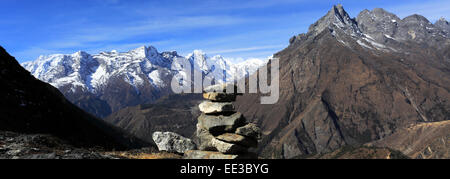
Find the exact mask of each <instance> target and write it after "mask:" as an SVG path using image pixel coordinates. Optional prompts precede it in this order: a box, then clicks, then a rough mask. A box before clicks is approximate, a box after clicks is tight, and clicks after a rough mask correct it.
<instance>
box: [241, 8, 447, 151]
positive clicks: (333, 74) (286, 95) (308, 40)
mask: <svg viewBox="0 0 450 179" xmlns="http://www.w3.org/2000/svg"><path fill="white" fill-rule="evenodd" d="M441 21H444V20H441ZM441 26H442V25H438V24H436V25H435V24H432V23H430V22H429V21H428V20H427V19H426V18H424V17H423V16H420V15H412V16H408V17H406V18H404V19H400V18H398V17H397V16H395V15H394V14H392V13H389V12H386V11H385V10H383V9H374V10H372V11H369V10H364V11H362V12H361V13H360V14H359V15H358V17H357V18H356V19H355V18H351V17H349V15H348V14H347V13H346V12H345V10H344V8H343V7H342V6H341V5H338V6H334V7H333V8H332V9H331V10H330V11H329V12H328V13H327V14H326V15H325V16H324V17H322V18H321V19H319V20H318V21H317V22H316V23H314V24H313V25H311V26H310V28H309V31H308V33H306V34H300V35H298V36H295V37H293V38H291V39H290V45H289V46H288V47H287V48H286V49H284V50H282V51H281V52H278V53H277V54H275V55H274V57H276V58H279V59H280V100H279V101H278V103H277V104H274V105H261V104H260V101H259V100H260V96H261V94H245V95H244V96H242V97H239V98H238V100H237V106H238V111H241V112H244V115H245V116H246V118H247V119H254V122H255V123H257V124H258V125H259V126H261V128H262V130H263V134H264V138H263V141H262V144H261V145H260V148H259V152H260V153H261V154H262V155H263V156H265V157H269V158H294V157H296V156H302V155H311V154H320V153H329V152H332V151H334V150H336V149H339V148H342V147H344V146H359V145H362V144H364V143H367V142H372V141H375V140H380V139H383V138H387V137H389V136H393V134H395V133H396V132H397V131H399V130H400V129H401V128H404V127H406V126H409V125H416V124H420V123H423V122H439V121H446V120H450V92H449V90H450V39H449V33H448V31H446V30H445V29H444V28H442V27H441ZM268 66H270V62H269V65H268ZM444 133H446V134H448V133H449V131H448V130H447V131H446V132H444ZM406 136H408V135H406ZM406 136H403V137H406ZM444 136H445V135H444ZM398 137H399V139H398V140H403V139H402V138H403V137H402V136H401V135H398ZM395 140H397V139H395ZM447 148H448V147H447ZM399 149H400V148H399Z"/></svg>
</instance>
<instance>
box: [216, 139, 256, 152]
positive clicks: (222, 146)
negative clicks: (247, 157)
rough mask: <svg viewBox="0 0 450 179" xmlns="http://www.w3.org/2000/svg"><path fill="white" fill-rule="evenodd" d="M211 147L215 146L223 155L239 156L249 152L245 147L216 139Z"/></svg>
mask: <svg viewBox="0 0 450 179" xmlns="http://www.w3.org/2000/svg"><path fill="white" fill-rule="evenodd" d="M211 145H212V146H214V147H215V148H216V149H217V151H219V152H220V153H223V154H239V153H246V152H247V148H246V147H244V146H240V145H237V144H232V143H228V142H224V141H221V140H219V139H216V138H213V139H212V140H211Z"/></svg>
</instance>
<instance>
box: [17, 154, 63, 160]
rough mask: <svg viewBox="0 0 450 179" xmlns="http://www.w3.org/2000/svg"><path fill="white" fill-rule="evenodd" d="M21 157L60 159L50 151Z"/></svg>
mask: <svg viewBox="0 0 450 179" xmlns="http://www.w3.org/2000/svg"><path fill="white" fill-rule="evenodd" d="M20 159H59V157H58V156H56V154H55V153H48V154H33V155H27V156H23V157H20Z"/></svg>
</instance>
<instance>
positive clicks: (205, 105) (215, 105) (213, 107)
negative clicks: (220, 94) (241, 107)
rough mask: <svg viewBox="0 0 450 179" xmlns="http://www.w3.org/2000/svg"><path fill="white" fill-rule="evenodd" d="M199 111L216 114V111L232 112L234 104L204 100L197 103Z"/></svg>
mask: <svg viewBox="0 0 450 179" xmlns="http://www.w3.org/2000/svg"><path fill="white" fill-rule="evenodd" d="M198 107H199V109H200V111H201V112H203V113H205V114H217V113H226V112H233V111H234V106H233V104H232V103H230V102H225V103H223V102H211V101H204V102H202V103H200V105H198Z"/></svg>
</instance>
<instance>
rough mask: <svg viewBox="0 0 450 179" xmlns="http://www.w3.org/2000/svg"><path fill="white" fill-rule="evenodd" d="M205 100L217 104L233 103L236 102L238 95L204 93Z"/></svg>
mask: <svg viewBox="0 0 450 179" xmlns="http://www.w3.org/2000/svg"><path fill="white" fill-rule="evenodd" d="M203 98H204V99H207V100H211V101H215V102H233V101H236V94H228V93H215V92H208V93H203Z"/></svg>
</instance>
